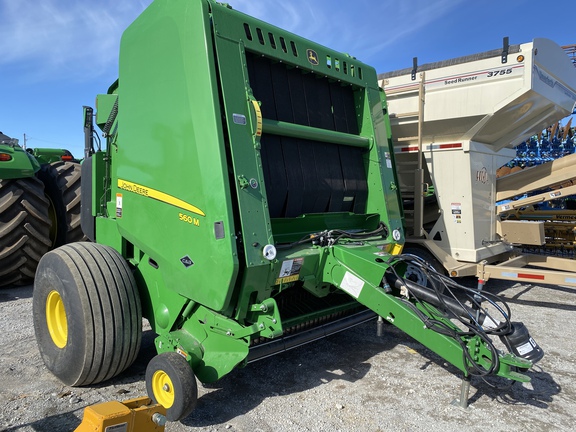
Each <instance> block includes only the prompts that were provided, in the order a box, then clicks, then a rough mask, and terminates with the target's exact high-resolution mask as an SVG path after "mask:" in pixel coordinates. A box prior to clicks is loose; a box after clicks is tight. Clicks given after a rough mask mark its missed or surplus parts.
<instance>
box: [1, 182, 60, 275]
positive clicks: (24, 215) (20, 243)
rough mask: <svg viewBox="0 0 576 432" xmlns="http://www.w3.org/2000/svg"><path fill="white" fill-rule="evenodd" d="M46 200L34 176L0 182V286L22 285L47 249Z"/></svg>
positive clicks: (48, 223) (41, 186)
mask: <svg viewBox="0 0 576 432" xmlns="http://www.w3.org/2000/svg"><path fill="white" fill-rule="evenodd" d="M48 206H49V203H48V200H47V199H46V197H45V196H44V187H43V185H42V182H40V181H39V180H38V179H37V178H36V177H28V178H21V179H11V180H6V179H4V180H2V179H0V286H6V285H12V284H13V285H25V284H28V283H30V282H31V281H32V280H33V279H34V273H35V271H36V267H37V266H38V262H39V261H40V258H41V257H42V255H44V254H45V253H46V252H48V250H50V247H51V241H50V224H51V222H50V218H49V216H48Z"/></svg>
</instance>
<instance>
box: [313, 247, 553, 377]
mask: <svg viewBox="0 0 576 432" xmlns="http://www.w3.org/2000/svg"><path fill="white" fill-rule="evenodd" d="M326 254H327V255H328V256H329V258H328V259H327V260H326V266H327V267H326V268H325V271H324V274H325V275H327V276H328V277H327V280H326V282H329V283H332V284H333V285H335V286H337V287H338V288H340V289H342V290H343V291H345V292H347V293H348V294H349V295H351V296H352V297H354V298H356V299H357V300H358V302H360V303H361V304H363V305H364V306H366V307H368V308H370V309H372V310H373V311H374V312H376V313H377V314H378V315H379V316H381V317H382V318H384V319H385V320H387V321H388V322H390V323H391V324H394V325H395V326H396V327H398V328H399V329H400V330H402V331H404V332H405V333H407V334H408V335H410V336H412V337H413V338H414V339H416V340H417V341H418V342H420V343H421V344H423V345H424V346H426V347H428V348H429V349H431V350H432V351H434V352H435V353H436V354H438V355H440V356H441V357H443V358H444V359H445V360H447V361H448V362H450V363H451V364H453V365H454V366H456V367H457V368H458V369H460V370H461V371H462V372H463V373H464V376H466V377H469V376H471V375H476V376H487V375H497V376H501V377H504V378H507V379H510V380H514V381H520V382H527V381H530V378H529V377H528V376H526V375H523V374H521V373H519V372H518V370H527V369H530V368H531V367H532V365H533V363H536V362H537V361H539V360H540V359H541V358H542V357H543V355H544V352H543V351H542V349H541V348H540V347H539V346H538V344H537V343H536V342H535V341H534V339H533V338H532V337H531V336H530V334H529V333H528V330H527V329H526V327H525V326H524V324H522V323H519V322H511V320H510V319H511V311H510V308H509V307H508V305H507V304H506V303H505V302H504V301H503V300H502V299H501V298H499V297H497V296H495V295H493V294H490V293H488V292H486V291H479V290H477V289H472V288H467V287H464V286H461V285H459V284H457V283H456V282H454V281H453V280H452V279H450V278H448V277H446V276H444V275H440V274H439V273H437V272H435V271H434V270H433V269H432V268H430V266H428V265H427V264H426V263H425V262H423V261H422V262H418V261H415V257H414V256H412V255H398V256H391V257H389V258H388V259H382V258H381V255H379V256H380V259H374V255H375V254H377V252H376V251H375V250H369V249H367V248H357V247H347V246H345V245H335V246H333V247H329V248H327V249H326ZM408 262H410V264H412V265H421V266H422V270H423V271H425V272H427V276H428V281H429V286H427V287H425V286H422V285H419V284H417V283H415V282H413V281H410V280H408V279H405V278H403V277H402V276H401V275H400V274H399V273H401V271H400V270H401V269H402V268H403V267H404V268H405V265H406V264H407V263H408ZM327 269H330V270H329V271H327ZM328 279H329V280H328ZM456 293H458V296H456ZM462 297H465V298H466V299H467V300H465V301H463V300H462ZM482 303H485V304H488V305H489V306H490V310H491V312H490V313H489V312H488V310H487V308H485V307H483V306H482ZM462 328H464V330H463V329H462ZM490 336H498V337H499V338H500V339H501V341H502V342H503V344H504V345H505V346H506V347H507V348H508V350H509V351H510V353H507V354H503V353H502V351H501V350H499V349H497V348H496V347H495V346H494V343H493V342H492V340H491V338H490Z"/></svg>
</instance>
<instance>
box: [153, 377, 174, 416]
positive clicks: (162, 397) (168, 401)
mask: <svg viewBox="0 0 576 432" xmlns="http://www.w3.org/2000/svg"><path fill="white" fill-rule="evenodd" d="M152 392H153V393H154V396H155V397H156V401H157V402H158V403H159V404H160V405H162V406H163V407H164V408H166V409H168V408H170V407H171V406H172V405H173V404H174V386H173V385H172V380H171V379H170V377H169V376H168V374H167V373H166V372H164V371H162V370H158V371H156V372H154V375H152Z"/></svg>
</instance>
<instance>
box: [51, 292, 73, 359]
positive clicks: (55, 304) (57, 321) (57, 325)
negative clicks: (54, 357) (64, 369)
mask: <svg viewBox="0 0 576 432" xmlns="http://www.w3.org/2000/svg"><path fill="white" fill-rule="evenodd" d="M46 324H47V325H48V331H49V332H50V337H51V338H52V341H53V342H54V344H55V345H56V346H57V347H58V348H64V347H65V346H66V342H67V341H68V321H66V309H64V302H63V301H62V297H60V294H59V293H58V292H57V291H50V293H49V294H48V298H47V299H46Z"/></svg>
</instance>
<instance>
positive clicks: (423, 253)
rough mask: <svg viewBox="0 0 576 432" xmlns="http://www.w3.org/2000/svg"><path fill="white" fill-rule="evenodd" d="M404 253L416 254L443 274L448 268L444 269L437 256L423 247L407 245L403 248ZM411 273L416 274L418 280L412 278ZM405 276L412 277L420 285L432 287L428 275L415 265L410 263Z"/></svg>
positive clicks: (412, 279)
mask: <svg viewBox="0 0 576 432" xmlns="http://www.w3.org/2000/svg"><path fill="white" fill-rule="evenodd" d="M402 253H405V254H411V255H416V256H417V257H420V258H422V259H423V260H424V261H426V262H427V263H428V264H430V265H431V266H432V268H433V269H434V270H436V271H437V272H438V273H440V274H441V275H443V274H445V273H446V270H445V269H444V267H443V266H442V264H440V262H439V261H438V260H437V259H436V257H435V256H434V255H432V254H431V253H430V252H428V251H427V250H425V249H423V248H419V247H407V248H405V249H404V250H403V252H402ZM410 274H412V275H415V276H416V278H417V279H418V280H414V278H411V277H410ZM406 275H408V276H406ZM405 277H407V278H408V279H410V280H411V281H412V282H416V283H418V284H420V285H423V286H427V287H429V288H431V284H430V283H429V282H428V280H427V277H426V275H425V274H424V273H422V272H421V270H420V269H419V268H418V267H417V266H415V265H411V264H408V268H407V269H406V274H405Z"/></svg>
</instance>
